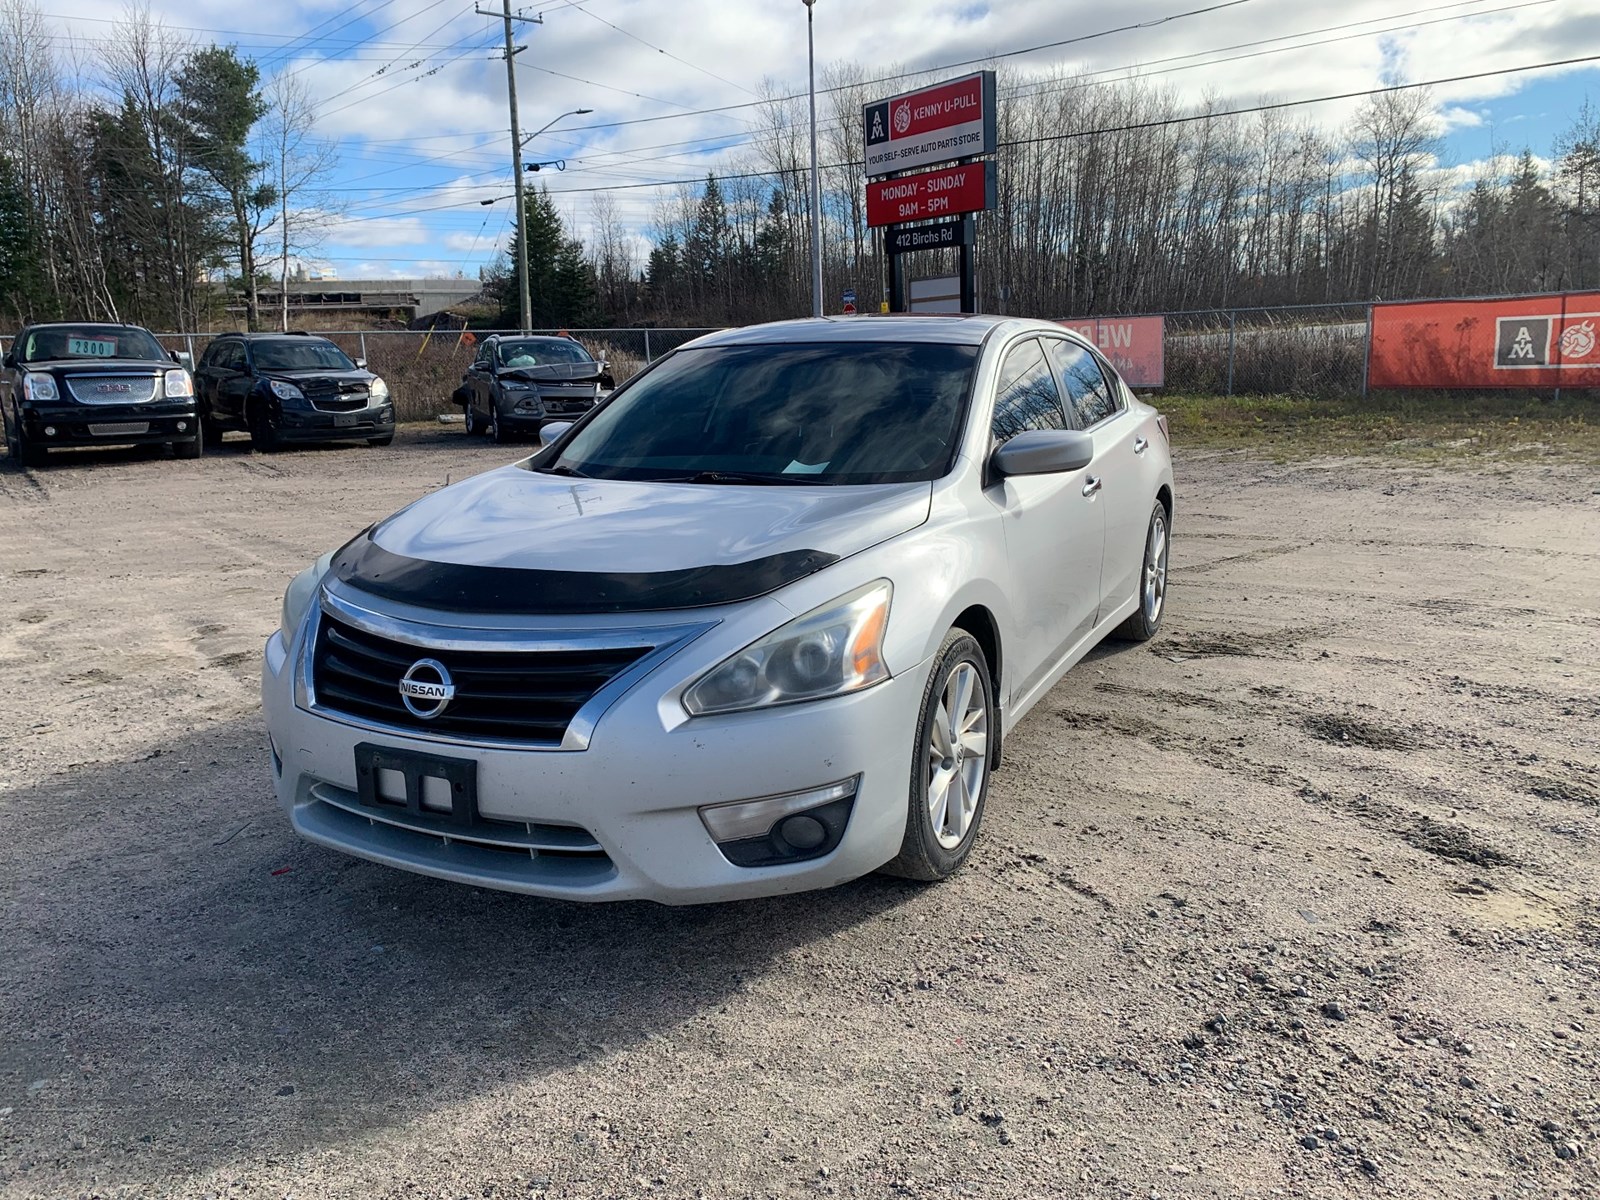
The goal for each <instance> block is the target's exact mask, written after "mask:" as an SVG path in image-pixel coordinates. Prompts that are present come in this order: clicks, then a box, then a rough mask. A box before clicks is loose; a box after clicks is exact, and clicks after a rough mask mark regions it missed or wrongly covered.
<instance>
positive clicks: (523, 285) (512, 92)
mask: <svg viewBox="0 0 1600 1200" xmlns="http://www.w3.org/2000/svg"><path fill="white" fill-rule="evenodd" d="M500 3H501V6H502V11H500V12H498V13H497V12H491V11H489V10H488V9H483V8H474V9H473V11H474V12H476V13H478V14H479V15H480V16H485V17H499V18H500V19H501V20H503V21H504V22H505V24H506V95H507V97H508V98H509V100H510V103H511V178H512V180H513V181H514V183H515V191H516V196H517V301H518V304H519V306H520V307H519V309H518V320H519V321H520V323H521V324H520V329H521V331H522V332H523V333H526V332H528V329H529V323H530V321H532V319H533V318H532V313H533V298H532V296H531V295H530V294H529V291H528V213H527V209H526V208H525V207H524V205H523V200H522V130H521V128H520V127H519V125H518V121H517V67H516V63H515V62H514V61H512V60H513V58H514V57H515V56H516V55H517V54H520V53H521V52H522V49H523V47H521V46H518V45H517V44H516V42H515V40H514V39H513V38H512V35H511V22H513V21H526V22H527V23H528V24H529V25H543V24H544V18H543V17H523V16H518V15H516V14H515V13H513V12H512V11H511V0H500Z"/></svg>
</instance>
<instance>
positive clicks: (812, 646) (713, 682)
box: [683, 579, 894, 716]
mask: <svg viewBox="0 0 1600 1200" xmlns="http://www.w3.org/2000/svg"><path fill="white" fill-rule="evenodd" d="M893 595H894V588H893V586H892V585H891V584H890V583H889V581H888V580H887V579H880V580H878V581H877V582H876V583H869V584H867V586H866V587H863V588H858V589H857V590H856V591H853V592H851V593H850V594H849V595H848V596H844V597H841V598H840V599H838V600H835V601H833V602H832V603H830V604H828V605H826V606H825V607H822V608H817V609H813V610H812V611H811V612H808V613H806V614H805V615H804V616H803V617H796V618H795V619H794V620H793V621H790V622H789V623H788V624H787V625H785V626H783V627H782V628H781V629H777V630H775V631H774V632H772V633H769V634H768V635H767V636H766V637H764V638H762V639H761V640H760V641H759V642H756V643H754V644H753V645H750V646H746V647H745V648H744V649H743V650H741V651H739V653H737V654H735V655H734V656H733V657H732V658H730V659H728V660H727V661H726V662H724V663H722V664H721V665H720V666H718V667H716V668H715V669H714V670H712V671H711V672H710V673H709V674H707V675H704V676H702V677H701V679H700V680H699V682H697V683H696V684H695V685H694V686H693V687H691V688H690V689H689V690H688V691H687V692H685V693H684V695H683V706H684V707H685V708H686V709H688V710H689V712H690V714H692V715H694V716H704V715H705V714H707V713H725V712H735V711H737V710H739V709H746V708H762V707H765V706H766V705H769V704H795V703H797V702H799V701H802V700H821V699H822V698H824V697H826V696H840V695H843V694H844V693H846V692H854V691H859V690H860V689H861V688H866V687H871V686H872V685H873V684H875V683H880V682H882V681H883V680H885V679H887V678H889V668H888V667H887V666H885V665H884V661H883V635H884V631H885V630H886V629H887V628H888V625H889V600H890V598H891V597H892V596H893Z"/></svg>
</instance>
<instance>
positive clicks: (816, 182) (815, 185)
mask: <svg viewBox="0 0 1600 1200" xmlns="http://www.w3.org/2000/svg"><path fill="white" fill-rule="evenodd" d="M800 2H801V3H802V4H804V5H805V6H806V58H807V61H808V62H809V64H810V73H811V86H810V89H809V90H810V92H811V315H812V316H813V317H820V316H821V315H822V183H821V179H820V178H819V176H818V174H817V41H816V35H815V34H814V33H813V32H812V28H813V26H812V21H811V10H812V6H813V5H815V4H816V2H817V0H800Z"/></svg>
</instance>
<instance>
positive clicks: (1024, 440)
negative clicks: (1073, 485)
mask: <svg viewBox="0 0 1600 1200" xmlns="http://www.w3.org/2000/svg"><path fill="white" fill-rule="evenodd" d="M1093 461H1094V438H1093V437H1091V436H1090V435H1089V434H1087V433H1084V432H1082V431H1081V430H1077V429H1030V430H1028V431H1027V432H1025V433H1019V434H1017V436H1016V437H1014V438H1012V439H1011V440H1010V441H1008V442H1006V443H1005V444H1004V445H1001V446H996V447H995V451H994V453H993V454H992V455H990V457H989V465H990V467H992V468H993V469H994V473H995V474H996V475H998V476H1000V477H1001V478H1005V477H1006V476H1008V475H1058V474H1064V473H1066V472H1067V471H1081V470H1082V469H1083V468H1084V467H1087V466H1088V465H1089V464H1090V463H1091V462H1093Z"/></svg>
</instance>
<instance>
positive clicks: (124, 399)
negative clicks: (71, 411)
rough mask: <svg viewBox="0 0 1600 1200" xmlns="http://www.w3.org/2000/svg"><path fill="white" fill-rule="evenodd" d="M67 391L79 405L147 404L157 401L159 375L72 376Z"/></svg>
mask: <svg viewBox="0 0 1600 1200" xmlns="http://www.w3.org/2000/svg"><path fill="white" fill-rule="evenodd" d="M65 382H66V385H67V391H68V393H70V394H71V396H72V398H73V399H74V400H76V401H77V402H78V403H79V404H144V403H145V402H147V401H149V400H153V399H155V395H156V388H157V387H158V386H159V385H160V383H161V377H160V376H159V375H68V376H66V377H65Z"/></svg>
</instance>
